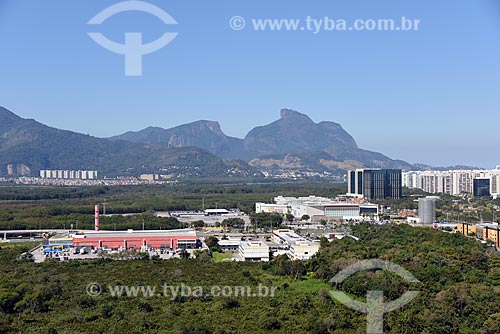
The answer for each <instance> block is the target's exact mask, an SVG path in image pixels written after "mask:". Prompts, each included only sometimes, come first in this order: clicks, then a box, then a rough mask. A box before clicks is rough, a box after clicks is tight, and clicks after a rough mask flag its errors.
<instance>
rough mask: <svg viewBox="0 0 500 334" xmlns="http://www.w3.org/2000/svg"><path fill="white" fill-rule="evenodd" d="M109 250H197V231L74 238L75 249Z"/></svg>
mask: <svg viewBox="0 0 500 334" xmlns="http://www.w3.org/2000/svg"><path fill="white" fill-rule="evenodd" d="M83 246H86V247H93V248H109V249H118V248H121V249H138V250H139V249H141V247H143V246H145V247H148V248H159V249H179V248H181V249H193V248H197V238H196V231H195V230H193V229H181V230H160V231H157V230H155V231H133V230H129V231H95V232H85V233H84V234H77V235H74V236H73V247H83Z"/></svg>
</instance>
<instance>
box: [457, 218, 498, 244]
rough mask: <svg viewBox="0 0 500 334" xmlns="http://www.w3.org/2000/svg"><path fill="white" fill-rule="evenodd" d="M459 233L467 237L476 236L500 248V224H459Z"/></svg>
mask: <svg viewBox="0 0 500 334" xmlns="http://www.w3.org/2000/svg"><path fill="white" fill-rule="evenodd" d="M457 231H458V232H459V233H461V234H463V235H465V236H474V237H476V238H478V239H481V240H484V241H488V240H489V241H491V242H492V243H493V244H494V245H495V246H496V247H500V227H499V225H498V224H476V225H475V224H468V223H458V225H457Z"/></svg>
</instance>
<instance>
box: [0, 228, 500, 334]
mask: <svg viewBox="0 0 500 334" xmlns="http://www.w3.org/2000/svg"><path fill="white" fill-rule="evenodd" d="M354 233H355V234H356V235H359V236H360V237H361V240H360V241H359V242H356V241H354V240H352V239H348V238H344V239H343V240H337V241H334V242H332V243H331V244H329V245H327V246H326V247H324V248H323V249H322V250H321V252H320V253H319V254H318V255H317V256H315V257H314V258H313V259H312V260H310V261H309V262H306V263H303V262H292V261H289V260H287V259H286V258H283V257H281V256H280V257H277V258H276V259H275V260H274V261H272V262H270V263H233V262H221V263H214V260H213V259H212V258H211V257H210V256H208V255H207V254H206V253H203V254H202V255H203V256H201V255H199V256H198V258H197V259H182V260H181V259H178V260H168V261H159V260H140V261H139V260H138V261H111V260H94V261H88V262H70V263H54V262H46V263H42V264H34V263H31V262H29V261H25V260H21V261H20V260H17V261H16V258H17V257H18V254H19V253H20V252H21V251H23V250H22V249H20V248H22V247H23V246H11V245H8V246H5V245H2V249H1V250H0V275H1V280H0V310H1V313H0V333H40V334H42V333H43V334H45V333H59V334H69V333H92V334H96V333H186V334H187V333H189V334H195V333H245V334H246V333H270V332H271V333H287V334H288V333H346V334H349V333H353V334H354V333H364V332H366V328H365V326H366V317H365V316H364V315H363V314H360V313H357V312H356V311H352V310H349V309H347V308H346V307H345V306H343V305H342V304H340V303H338V302H337V301H335V300H333V299H332V298H331V297H330V296H329V295H328V290H329V289H330V286H329V284H328V283H327V282H328V280H329V279H330V278H331V277H333V275H334V274H336V273H337V272H338V271H339V270H340V269H342V268H345V267H346V266H347V265H349V264H351V263H354V262H356V261H358V260H360V259H371V258H380V259H386V260H390V261H392V262H394V263H397V264H399V265H401V266H403V267H404V268H406V269H407V270H409V271H410V272H412V273H413V274H414V275H415V276H416V277H417V278H418V279H419V280H420V282H421V283H419V284H417V285H416V286H411V288H412V289H416V290H419V291H421V292H420V294H419V296H418V297H417V298H416V299H415V300H413V301H412V302H410V303H409V304H408V305H406V306H405V307H403V309H401V310H397V311H394V312H392V313H389V314H387V315H385V321H384V326H385V327H384V332H385V333H394V334H396V333H397V334H401V333H405V334H410V333H428V334H436V333H471V334H472V333H477V334H492V333H498V332H499V331H500V321H499V320H500V286H499V285H500V256H499V255H498V253H496V251H494V250H493V248H491V247H486V246H484V245H482V244H480V243H478V242H476V241H474V240H472V239H469V238H465V237H463V236H460V235H455V234H448V233H443V232H439V231H435V230H432V229H425V228H411V227H408V226H370V225H363V226H357V227H355V228H354ZM25 248H27V247H25ZM92 282H98V283H99V284H101V285H102V286H103V287H104V293H103V294H102V295H100V296H98V297H91V296H89V295H87V294H86V292H85V291H86V286H87V285H88V284H89V283H92ZM162 283H167V284H168V285H170V286H172V285H179V284H181V283H184V284H186V285H190V286H203V287H209V286H213V285H229V286H244V285H248V286H251V287H254V288H255V287H257V286H258V284H259V283H260V284H264V285H268V286H277V287H278V290H277V292H276V294H275V296H274V297H260V298H259V297H226V298H224V297H211V296H207V295H203V296H199V297H189V298H185V297H178V298H175V299H174V300H170V299H169V298H164V297H143V296H140V297H121V298H118V297H112V296H111V295H110V291H109V290H108V288H106V287H107V286H108V285H127V284H129V285H154V286H161V284H162ZM409 288H410V286H408V284H406V283H404V282H403V281H401V279H399V278H398V277H397V276H394V275H393V274H391V273H387V272H385V271H384V272H382V271H366V272H360V273H358V274H356V275H354V276H352V277H350V278H349V279H347V280H346V281H345V282H344V283H343V284H342V285H340V286H337V287H336V289H339V290H342V291H345V292H346V293H350V294H352V295H353V296H355V297H358V298H360V300H361V299H364V296H365V295H366V291H367V290H374V289H379V290H384V293H385V296H386V297H387V298H389V299H395V298H397V297H398V296H399V295H400V294H401V293H403V292H404V291H406V290H407V289H409Z"/></svg>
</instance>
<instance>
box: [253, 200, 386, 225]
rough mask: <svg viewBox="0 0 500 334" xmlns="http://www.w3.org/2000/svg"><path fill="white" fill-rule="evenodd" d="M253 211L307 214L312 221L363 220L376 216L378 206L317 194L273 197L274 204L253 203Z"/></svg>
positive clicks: (298, 215)
mask: <svg viewBox="0 0 500 334" xmlns="http://www.w3.org/2000/svg"><path fill="white" fill-rule="evenodd" d="M255 212H257V213H261V212H267V213H279V214H287V213H288V214H292V215H293V216H294V217H297V218H300V217H302V216H304V215H307V216H309V217H310V219H311V221H312V222H320V221H322V220H324V221H338V220H365V219H374V218H376V217H377V216H378V206H377V205H376V204H371V203H368V202H366V201H362V200H358V201H349V200H343V201H341V200H334V199H331V198H326V197H317V196H308V197H283V196H278V197H275V198H274V204H268V203H255Z"/></svg>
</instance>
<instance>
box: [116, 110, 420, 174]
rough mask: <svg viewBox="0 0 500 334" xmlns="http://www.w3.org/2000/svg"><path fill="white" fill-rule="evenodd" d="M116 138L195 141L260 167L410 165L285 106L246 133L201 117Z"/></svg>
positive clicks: (178, 144)
mask: <svg viewBox="0 0 500 334" xmlns="http://www.w3.org/2000/svg"><path fill="white" fill-rule="evenodd" d="M110 139H111V140H127V141H131V142H135V143H149V144H152V143H159V142H160V143H167V144H168V145H169V146H171V147H185V146H196V147H200V148H204V149H206V150H208V151H209V152H211V153H213V154H215V155H217V156H221V157H226V158H232V159H241V160H244V161H247V162H248V163H249V164H250V165H251V166H254V167H257V168H258V169H260V170H268V171H274V172H276V171H277V170H283V171H286V170H297V169H300V170H304V171H307V170H309V171H311V172H318V173H323V172H325V171H326V172H328V171H330V172H335V171H339V170H345V169H348V168H359V167H383V168H402V169H411V168H413V166H412V165H410V164H409V163H407V162H405V161H401V160H393V159H390V158H388V157H386V156H385V155H383V154H381V153H377V152H371V151H367V150H363V149H360V148H359V147H358V145H357V143H356V141H355V140H354V138H353V137H352V136H351V135H350V134H349V133H347V132H346V131H345V130H344V129H343V128H342V126H341V125H340V124H338V123H334V122H329V121H324V122H320V123H315V122H314V121H312V120H311V119H310V118H309V117H308V116H307V115H305V114H302V113H299V112H297V111H294V110H290V109H283V110H281V115H280V119H278V120H277V121H275V122H273V123H271V124H268V125H264V126H259V127H256V128H254V129H252V130H250V132H248V134H247V135H246V136H245V138H243V139H240V138H234V137H230V136H227V135H226V134H224V132H223V131H222V130H221V127H220V124H219V123H218V122H214V121H197V122H193V123H189V124H184V125H180V126H177V127H174V128H170V129H163V128H159V127H149V128H146V129H143V130H141V131H138V132H126V133H124V134H122V135H119V136H115V137H111V138H110Z"/></svg>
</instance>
